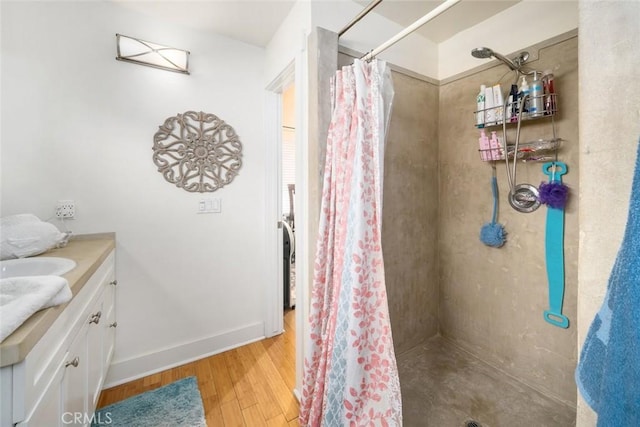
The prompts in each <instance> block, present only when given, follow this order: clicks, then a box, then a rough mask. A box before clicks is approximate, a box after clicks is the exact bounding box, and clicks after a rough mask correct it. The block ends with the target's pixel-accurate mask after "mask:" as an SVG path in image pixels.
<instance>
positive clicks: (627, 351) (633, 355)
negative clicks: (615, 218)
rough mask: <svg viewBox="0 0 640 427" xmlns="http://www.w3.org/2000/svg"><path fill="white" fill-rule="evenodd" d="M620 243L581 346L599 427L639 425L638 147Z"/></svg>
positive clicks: (584, 380) (579, 373)
mask: <svg viewBox="0 0 640 427" xmlns="http://www.w3.org/2000/svg"><path fill="white" fill-rule="evenodd" d="M638 148H639V151H638V157H637V160H636V170H635V175H634V178H633V185H632V191H631V205H630V207H629V217H628V219H627V228H626V231H625V234H624V239H623V241H622V245H621V247H620V251H619V252H618V256H617V258H616V261H615V264H614V266H613V270H612V272H611V276H610V277H609V283H608V287H607V293H606V295H605V300H604V303H603V304H602V307H601V308H600V311H598V313H597V314H596V317H595V319H594V320H593V323H592V324H591V327H590V328H589V332H588V333H587V338H586V340H585V342H584V346H583V347H582V352H581V354H580V361H579V363H578V367H577V368H576V383H577V384H578V389H579V390H580V393H581V394H582V396H583V397H584V399H585V401H586V402H587V403H588V404H589V406H591V407H592V408H593V410H594V411H596V412H597V413H598V426H601V427H605V426H606V427H612V426H640V197H638V194H640V145H639V147H638Z"/></svg>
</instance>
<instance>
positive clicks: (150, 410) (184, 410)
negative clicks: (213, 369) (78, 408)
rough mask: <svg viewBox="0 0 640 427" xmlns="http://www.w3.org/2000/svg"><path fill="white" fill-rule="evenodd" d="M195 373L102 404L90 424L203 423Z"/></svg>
mask: <svg viewBox="0 0 640 427" xmlns="http://www.w3.org/2000/svg"><path fill="white" fill-rule="evenodd" d="M206 425H207V422H206V421H205V419H204V408H203V407H202V397H201V396H200V390H198V382H197V381H196V377H187V378H184V379H181V380H179V381H176V382H174V383H171V384H169V385H166V386H163V387H160V388H157V389H155V390H151V391H147V392H145V393H142V394H138V395H137V396H133V397H130V398H128V399H125V400H122V401H120V402H116V403H114V404H111V405H109V406H105V407H104V408H101V409H100V410H98V411H96V413H95V416H94V422H93V423H92V424H91V427H105V426H109V427H206Z"/></svg>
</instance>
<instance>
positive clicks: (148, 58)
mask: <svg viewBox="0 0 640 427" xmlns="http://www.w3.org/2000/svg"><path fill="white" fill-rule="evenodd" d="M116 46H117V51H118V56H116V59H117V60H118V61H127V62H133V63H136V64H140V65H146V66H148V67H154V68H160V69H162V70H167V71H174V72H176V73H183V74H189V51H188V50H182V49H176V48H173V47H168V46H163V45H160V44H157V43H151V42H147V41H144V40H140V39H136V38H134V37H128V36H123V35H122V34H116Z"/></svg>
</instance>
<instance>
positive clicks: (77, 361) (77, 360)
mask: <svg viewBox="0 0 640 427" xmlns="http://www.w3.org/2000/svg"><path fill="white" fill-rule="evenodd" d="M79 364H80V358H79V357H78V356H76V357H75V358H74V359H73V360H72V361H71V362H67V363H65V364H64V367H65V368H68V367H69V366H73V367H74V368H77V367H78V365H79Z"/></svg>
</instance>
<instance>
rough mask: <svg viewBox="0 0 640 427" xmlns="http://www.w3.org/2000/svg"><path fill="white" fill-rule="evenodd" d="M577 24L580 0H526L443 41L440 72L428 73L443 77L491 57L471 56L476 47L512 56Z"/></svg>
mask: <svg viewBox="0 0 640 427" xmlns="http://www.w3.org/2000/svg"><path fill="white" fill-rule="evenodd" d="M453 7H456V6H453ZM427 25H429V24H427ZM576 28H578V2H577V0H567V1H540V0H523V1H521V2H520V3H518V4H516V5H515V6H512V7H510V8H508V9H506V10H504V11H503V12H500V13H498V14H496V15H494V16H492V17H491V18H489V19H486V20H484V21H483V22H481V23H479V24H477V25H474V26H473V27H471V28H468V29H467V30H465V31H462V32H460V33H458V34H456V35H455V36H453V37H451V38H450V39H448V40H445V41H444V42H442V43H440V44H439V45H438V51H439V54H438V72H437V74H435V75H429V77H434V78H437V79H440V80H443V79H446V78H447V77H451V76H453V75H455V74H458V73H461V72H463V71H467V70H469V69H471V68H474V67H477V66H478V65H481V64H483V62H489V61H490V60H489V59H477V58H474V57H473V56H471V50H472V49H473V48H476V47H481V46H486V47H489V48H491V49H493V50H494V51H496V52H498V53H501V54H502V55H505V56H507V57H510V55H511V54H512V53H515V54H517V53H518V52H520V49H522V48H523V46H531V45H534V44H537V43H540V42H542V41H544V40H547V39H550V38H552V37H555V36H557V35H560V34H563V33H566V32H567V31H571V30H574V29H576ZM530 53H532V54H533V52H530Z"/></svg>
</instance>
